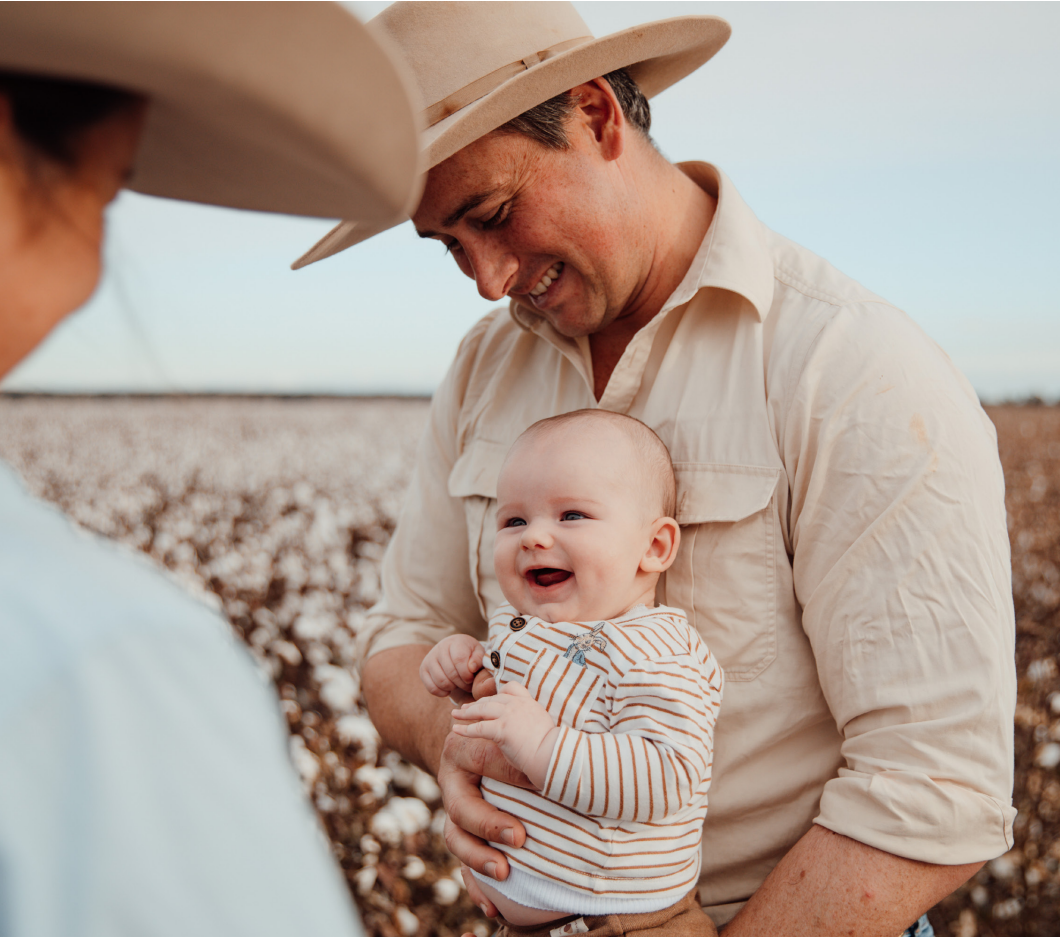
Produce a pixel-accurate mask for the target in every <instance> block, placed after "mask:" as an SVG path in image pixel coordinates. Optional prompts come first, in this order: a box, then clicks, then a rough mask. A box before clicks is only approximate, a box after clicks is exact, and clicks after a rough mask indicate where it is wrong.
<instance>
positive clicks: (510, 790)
mask: <svg viewBox="0 0 1060 937" xmlns="http://www.w3.org/2000/svg"><path fill="white" fill-rule="evenodd" d="M600 624H601V623H600V622H582V623H572V622H556V623H552V622H545V621H542V620H541V619H538V618H531V617H525V618H524V617H523V616H517V615H516V612H515V610H514V609H513V608H512V607H511V606H503V607H502V608H500V609H498V611H497V612H496V613H495V614H494V616H493V618H492V619H491V620H490V626H489V627H490V631H489V638H490V640H489V652H492V651H497V652H498V655H499V664H497V665H494V666H493V667H492V669H493V670H494V671H495V673H496V676H497V678H498V681H499V682H502V683H503V682H505V681H508V680H516V681H518V682H520V683H522V684H523V685H524V686H526V687H527V689H528V690H530V692H531V693H532V694H533V695H534V697H535V698H536V699H537V700H538V701H539V702H541V703H542V705H544V706H545V707H546V708H547V709H548V711H549V713H550V714H552V716H553V717H554V718H555V719H556V721H557V723H558V724H559V725H560V726H561V727H562V731H561V734H560V740H559V742H558V743H557V745H556V748H555V750H554V751H553V754H552V761H551V763H550V765H549V769H548V775H547V781H546V786H545V788H544V790H543V791H542V792H541V793H537V792H535V791H527V790H523V789H521V788H516V787H511V786H509V785H506V784H502V783H500V782H496V781H491V780H489V779H484V780H483V782H482V790H483V795H484V796H485V797H486V799H487V800H488V801H489V802H490V803H492V804H494V805H495V806H497V807H498V808H499V809H501V810H504V811H505V812H506V813H510V814H512V815H513V816H516V817H518V818H519V819H520V820H522V822H523V823H524V825H525V826H526V830H527V841H526V845H525V846H524V847H523V848H522V849H512V848H510V847H504V846H499V847H498V848H501V849H503V850H504V852H505V853H506V854H507V855H508V857H509V860H510V861H511V862H512V863H513V865H515V866H517V867H521V868H523V869H525V870H526V871H527V872H530V873H533V874H536V875H539V876H543V877H544V878H546V879H551V880H554V881H558V882H562V883H564V884H565V885H567V886H569V887H574V888H579V889H584V890H586V891H588V892H590V893H592V894H594V895H600V896H604V895H614V896H616V897H617V896H622V897H629V898H632V897H637V896H645V897H646V896H649V895H653V896H659V897H660V898H661V897H664V896H666V895H668V894H669V893H672V895H673V900H674V901H676V900H678V899H679V898H680V897H682V896H683V895H684V894H685V893H686V892H687V891H688V889H689V888H691V887H692V885H693V884H694V883H695V881H696V879H697V877H698V874H699V862H700V852H699V843H700V836H701V832H702V827H703V820H704V818H705V817H706V812H707V789H708V788H709V786H710V777H711V763H712V751H713V737H714V723H715V720H716V718H717V714H718V708H719V706H720V703H721V694H722V686H723V677H722V673H721V668H720V667H719V666H718V664H717V662H716V661H715V660H714V658H713V656H712V655H711V653H710V651H709V650H708V649H707V648H706V646H705V645H704V643H703V641H702V640H701V639H700V637H699V635H698V634H697V633H696V632H695V631H693V630H692V629H691V628H690V627H689V625H688V622H687V621H686V619H685V616H684V614H683V613H682V612H681V611H680V610H678V609H672V608H666V607H660V608H656V609H645V608H643V607H642V608H639V609H634V610H633V611H631V612H629V613H627V614H626V615H625V616H622V617H621V618H619V619H616V620H614V621H608V622H603V623H602V627H601V628H599V630H598V631H597V634H598V635H599V637H601V638H603V641H601V642H597V643H596V644H592V643H591V642H590V641H588V639H587V638H586V635H587V634H589V633H590V632H591V631H592V630H593V629H594V628H595V627H596V626H597V625H600ZM579 639H580V640H579ZM586 644H589V647H588V648H587V649H586V648H585V645H586ZM600 645H602V647H601V646H600ZM579 649H581V650H582V654H583V656H582V657H580V658H579V655H578V650H579ZM489 652H488V653H487V659H488V658H489V656H490V654H489Z"/></svg>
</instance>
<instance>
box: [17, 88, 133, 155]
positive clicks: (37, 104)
mask: <svg viewBox="0 0 1060 937" xmlns="http://www.w3.org/2000/svg"><path fill="white" fill-rule="evenodd" d="M0 95H3V96H4V97H6V98H7V99H8V101H9V102H10V104H11V118H12V122H13V123H14V127H15V131H16V133H18V135H19V136H20V137H21V138H22V140H23V141H24V142H25V143H26V144H28V145H29V146H30V147H31V148H32V149H33V150H35V151H36V152H37V153H39V154H41V155H44V156H47V157H50V158H51V159H53V160H55V161H56V162H58V163H60V164H62V165H63V166H67V167H72V166H74V165H75V164H76V163H77V141H78V137H79V136H80V135H81V133H82V132H84V131H85V130H87V129H88V128H89V127H91V126H92V125H93V124H95V123H98V122H99V121H101V120H105V119H106V118H108V117H110V116H111V115H112V114H116V113H117V112H118V111H120V110H121V109H122V108H123V107H128V106H129V105H131V104H133V103H134V102H135V101H137V100H138V96H137V95H135V94H133V93H132V92H129V91H122V90H120V89H118V88H111V87H109V86H107V85H100V84H95V83H93V82H87V81H70V80H68V79H65V78H50V77H44V76H39V75H25V74H21V73H15V72H5V71H0Z"/></svg>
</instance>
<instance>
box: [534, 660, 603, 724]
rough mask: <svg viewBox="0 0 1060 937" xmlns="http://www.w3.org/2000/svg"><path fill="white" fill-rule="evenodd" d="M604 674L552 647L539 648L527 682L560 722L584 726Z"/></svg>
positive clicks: (535, 695)
mask: <svg viewBox="0 0 1060 937" xmlns="http://www.w3.org/2000/svg"><path fill="white" fill-rule="evenodd" d="M603 682H604V675H603V674H602V673H600V672H599V671H598V670H595V669H593V668H592V667H587V666H582V665H579V664H578V663H576V662H575V661H574V660H572V659H570V658H566V657H564V656H563V655H562V654H559V653H557V652H556V651H555V650H553V649H551V648H543V649H542V650H541V651H539V652H538V654H537V655H536V657H535V658H534V661H533V663H532V664H531V665H530V668H529V670H527V672H526V679H525V681H524V682H523V685H524V686H525V687H526V688H527V690H529V691H530V694H531V695H532V696H533V697H534V699H536V700H537V701H538V702H539V703H540V704H541V705H542V706H544V707H545V709H547V710H548V713H549V715H550V716H552V718H553V719H555V720H556V722H557V724H559V725H566V726H571V727H572V728H574V729H579V730H581V729H583V728H584V727H585V720H586V719H587V718H588V716H589V713H591V712H592V709H593V704H594V703H595V702H596V698H597V697H598V696H599V695H600V690H601V689H602V687H603Z"/></svg>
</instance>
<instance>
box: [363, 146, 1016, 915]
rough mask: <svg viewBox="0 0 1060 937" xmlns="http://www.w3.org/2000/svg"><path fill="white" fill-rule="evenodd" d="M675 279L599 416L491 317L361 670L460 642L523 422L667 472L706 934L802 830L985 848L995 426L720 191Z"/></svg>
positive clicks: (893, 315) (574, 372)
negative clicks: (697, 741)
mask: <svg viewBox="0 0 1060 937" xmlns="http://www.w3.org/2000/svg"><path fill="white" fill-rule="evenodd" d="M682 169H683V170H684V171H685V172H686V173H687V174H688V175H689V176H690V177H691V178H693V179H694V180H695V181H696V182H697V183H698V184H699V185H701V186H702V187H703V188H704V189H705V190H707V191H709V192H711V194H714V195H716V196H717V198H718V207H717V211H716V213H715V217H714V220H713V222H712V224H711V227H710V230H709V231H708V232H707V235H706V237H705V238H704V241H703V244H702V246H701V247H700V250H699V252H698V254H697V255H696V258H695V260H694V261H693V263H692V266H691V267H690V269H689V270H688V273H687V275H686V276H685V278H684V280H683V282H682V283H681V284H680V286H679V287H678V289H677V290H676V292H675V293H674V295H673V296H672V297H671V298H670V299H669V301H668V302H667V303H666V305H665V306H664V307H663V309H662V310H661V312H660V313H659V314H658V315H657V316H656V317H655V318H654V319H653V320H652V321H651V322H649V323H648V324H647V325H645V326H644V327H643V328H642V329H641V330H640V331H639V332H638V333H637V334H636V335H635V336H634V338H633V340H632V341H631V342H630V344H629V345H628V347H627V348H626V350H625V352H624V354H623V356H622V358H621V360H620V361H619V363H618V365H617V367H616V368H615V371H614V373H613V374H612V376H611V379H610V382H609V383H608V385H607V388H606V390H605V392H604V395H603V397H602V399H601V400H600V401H599V403H598V402H597V401H596V400H595V399H594V396H593V378H592V367H591V363H590V354H589V346H588V342H587V340H585V339H570V338H565V337H564V336H562V335H560V334H558V333H557V332H555V331H554V330H553V329H552V328H551V326H549V325H548V323H547V322H546V321H544V320H543V319H542V318H540V317H539V316H537V315H536V314H535V313H534V312H533V311H532V310H528V309H526V308H525V307H522V306H518V305H515V304H513V306H512V308H511V310H510V311H509V310H498V311H496V312H493V313H491V314H490V315H488V316H486V317H485V318H484V319H483V320H482V321H481V322H479V323H478V324H477V325H476V326H475V327H474V328H473V329H472V330H471V332H469V333H468V335H467V336H466V338H465V339H464V341H463V343H462V344H461V346H460V350H459V352H458V353H457V357H456V360H455V362H454V363H453V366H452V368H451V370H450V372H449V374H448V376H447V377H446V379H445V381H444V382H443V384H442V386H441V387H440V388H439V389H438V392H437V394H436V395H435V398H434V402H433V405H432V409H431V416H430V423H429V425H428V428H427V431H426V433H425V435H424V438H423V440H422V443H421V446H420V450H419V455H418V463H417V467H416V471H415V474H414V477H413V481H412V485H411V490H410V491H409V494H408V499H407V502H406V505H405V508H404V512H403V514H402V516H401V519H400V522H399V525H398V528H397V530H396V532H395V534H394V538H393V540H392V542H391V545H390V548H389V550H388V552H387V555H386V559H385V561H384V566H383V590H384V598H383V599H382V601H381V602H380V603H379V604H378V605H377V606H376V607H375V608H374V609H373V612H372V614H371V615H370V616H369V618H368V622H367V625H366V627H365V628H364V630H363V632H362V634H361V640H362V643H363V648H364V653H365V655H370V654H372V653H376V652H378V651H380V650H383V649H384V648H389V647H394V646H398V645H404V644H411V643H424V642H426V643H434V642H436V641H437V640H439V639H440V638H442V637H444V636H445V635H447V634H450V633H452V632H454V631H465V632H468V633H470V634H473V635H475V636H476V637H478V638H479V639H481V638H483V637H484V636H485V633H486V621H487V618H488V615H489V612H491V611H492V610H493V609H494V608H495V607H497V606H498V605H500V604H501V603H502V602H503V601H504V599H503V596H502V595H501V592H500V589H499V588H498V585H497V579H496V577H495V576H494V573H493V538H494V531H495V515H494V512H495V505H496V501H495V500H494V499H495V496H496V484H497V474H498V470H499V468H500V465H501V462H502V460H503V458H504V456H505V453H506V452H507V450H508V447H509V446H510V445H511V443H512V442H513V441H514V439H515V438H516V437H517V436H518V435H519V434H520V433H521V432H522V431H523V430H524V429H525V428H526V427H527V426H529V425H530V424H531V423H533V422H534V421H535V420H538V419H541V418H543V417H547V416H551V415H553V414H557V413H562V412H565V411H569V410H576V409H579V408H583V407H596V406H599V407H601V408H603V409H607V410H613V411H617V412H619V413H628V414H630V415H631V416H635V417H637V418H639V419H641V420H643V421H644V422H645V423H647V424H648V425H649V426H651V427H652V428H653V429H654V430H655V431H656V432H657V433H658V434H659V436H660V437H661V438H662V440H663V441H664V442H665V443H666V444H667V446H668V447H669V449H670V453H671V455H672V456H673V460H674V464H675V467H676V470H677V480H678V509H677V520H678V521H679V522H680V523H681V525H682V528H683V530H682V533H683V537H682V542H681V550H680V553H679V555H678V558H677V561H676V562H675V563H674V565H673V567H672V568H671V569H670V570H669V572H668V573H667V574H666V576H665V577H664V579H663V581H662V582H661V583H660V586H659V590H658V596H657V598H658V601H660V602H663V603H665V604H666V605H670V606H676V607H679V608H682V609H684V610H685V611H686V613H687V615H688V618H689V621H690V622H691V623H692V625H693V627H695V628H696V629H697V630H698V631H699V633H700V634H701V635H702V636H703V638H704V639H705V640H706V642H707V644H708V646H709V647H710V649H711V651H712V652H713V653H714V655H715V657H716V658H717V659H718V661H719V662H720V663H721V665H722V667H723V668H724V670H725V676H726V688H725V698H724V701H723V703H722V707H721V715H720V717H719V719H718V723H717V729H716V737H715V758H714V772H713V778H714V779H713V782H712V787H711V804H710V811H709V814H708V817H707V821H706V825H705V828H704V836H703V866H702V875H701V878H700V894H701V897H702V899H703V901H704V904H706V905H707V906H709V907H711V908H712V911H713V915H714V916H715V919H716V920H719V921H724V920H727V919H728V918H729V917H731V915H732V914H734V913H735V911H736V910H737V909H738V908H739V906H740V904H741V903H742V902H743V901H744V900H746V899H747V898H748V897H749V896H750V895H751V893H752V892H753V891H754V890H755V889H756V888H757V887H758V885H759V884H760V883H761V882H762V880H763V879H764V878H765V877H766V875H767V874H768V873H769V871H770V869H772V867H773V866H774V865H775V864H776V863H777V861H778V860H779V859H780V857H781V856H782V855H783V854H784V853H785V852H786V851H787V850H788V848H789V847H790V846H791V845H792V844H793V843H794V842H795V841H796V840H797V839H798V838H799V837H800V836H802V834H803V833H805V832H806V830H807V829H808V828H809V827H810V825H811V824H812V823H819V824H821V825H822V826H824V827H827V828H828V829H830V830H834V831H835V832H838V833H842V834H844V835H846V836H850V837H852V838H854V839H856V840H860V841H861V842H864V843H867V844H869V845H871V846H875V847H877V848H879V849H882V850H885V851H887V852H890V853H894V854H896V855H899V856H905V857H908V858H911V859H918V860H922V861H925V862H932V863H942V864H960V863H966V862H973V861H976V860H984V859H989V858H992V857H994V856H997V855H999V854H1001V853H1003V852H1005V851H1006V850H1007V849H1008V848H1009V847H1011V845H1012V820H1013V818H1014V816H1015V810H1013V808H1012V806H1011V792H1012V773H1013V731H1012V720H1013V711H1014V707H1015V690H1016V681H1015V667H1014V662H1013V657H1014V654H1013V647H1014V639H1015V627H1014V621H1013V608H1012V594H1011V579H1010V565H1009V562H1010V561H1009V545H1008V536H1007V532H1006V523H1005V506H1004V497H1003V496H1004V481H1003V477H1002V473H1001V466H1000V463H999V460H998V454H997V444H996V437H995V434H994V429H993V426H992V424H991V423H990V421H989V419H988V418H987V416H986V414H985V413H984V412H983V410H982V409H981V407H980V406H979V403H978V400H977V399H976V395H975V393H974V392H973V390H972V388H971V386H970V385H969V384H968V382H967V381H966V380H965V379H964V377H963V376H962V375H961V374H960V373H959V372H958V371H957V370H956V368H954V366H953V364H952V363H951V362H950V360H949V358H948V357H947V356H946V355H945V353H944V352H943V351H942V350H941V349H939V348H938V347H937V346H936V345H935V344H934V343H933V342H932V341H931V340H930V339H928V338H927V337H926V336H925V335H924V333H923V332H922V331H921V330H920V329H919V328H918V327H917V326H916V325H915V324H913V323H912V322H911V321H910V320H909V319H908V318H907V317H906V316H905V315H904V314H903V313H902V312H901V311H900V310H898V309H896V308H895V307H893V306H891V305H890V304H888V303H887V302H885V301H884V300H882V299H880V298H879V297H878V296H875V295H873V294H872V293H870V292H869V291H868V290H866V289H864V288H863V287H862V286H860V285H859V284H857V283H855V282H854V281H853V280H851V279H850V278H849V277H846V276H844V275H843V274H842V273H840V272H839V271H837V270H836V269H834V268H833V267H831V266H830V265H829V264H828V263H826V262H825V261H824V260H822V259H821V258H819V257H817V256H815V255H814V254H812V253H811V252H810V251H808V250H805V249H804V248H802V247H799V246H798V245H797V244H793V243H792V242H791V241H788V240H787V239H785V238H783V237H781V236H780V235H778V234H776V233H774V232H772V231H770V230H769V229H768V228H766V227H765V226H764V225H762V224H761V223H760V222H759V221H758V219H757V218H755V216H754V214H753V213H752V212H751V211H750V209H749V208H748V207H747V206H746V204H745V203H744V202H743V201H742V200H741V198H740V196H739V194H738V193H737V192H736V190H735V189H734V188H733V186H732V183H730V182H729V181H728V180H727V179H726V178H725V176H724V175H723V174H722V173H721V172H719V171H718V170H716V169H715V168H714V167H711V166H709V165H707V164H705V163H689V164H685V165H683V166H682Z"/></svg>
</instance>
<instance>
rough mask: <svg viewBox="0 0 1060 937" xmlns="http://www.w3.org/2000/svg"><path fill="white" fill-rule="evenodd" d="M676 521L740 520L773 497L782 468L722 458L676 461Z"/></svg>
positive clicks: (697, 522) (758, 509) (761, 507)
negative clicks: (731, 462) (728, 461)
mask: <svg viewBox="0 0 1060 937" xmlns="http://www.w3.org/2000/svg"><path fill="white" fill-rule="evenodd" d="M674 472H675V474H676V475H677V518H676V520H677V523H679V524H706V523H710V522H713V521H739V520H743V519H744V518H745V517H750V516H751V515H752V514H757V513H758V512H759V511H761V510H762V509H763V508H765V506H766V505H767V504H769V499H770V498H772V497H773V490H774V489H775V488H776V487H777V481H778V480H779V478H780V469H776V468H769V467H767V466H759V465H724V464H722V463H719V462H675V463H674Z"/></svg>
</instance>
